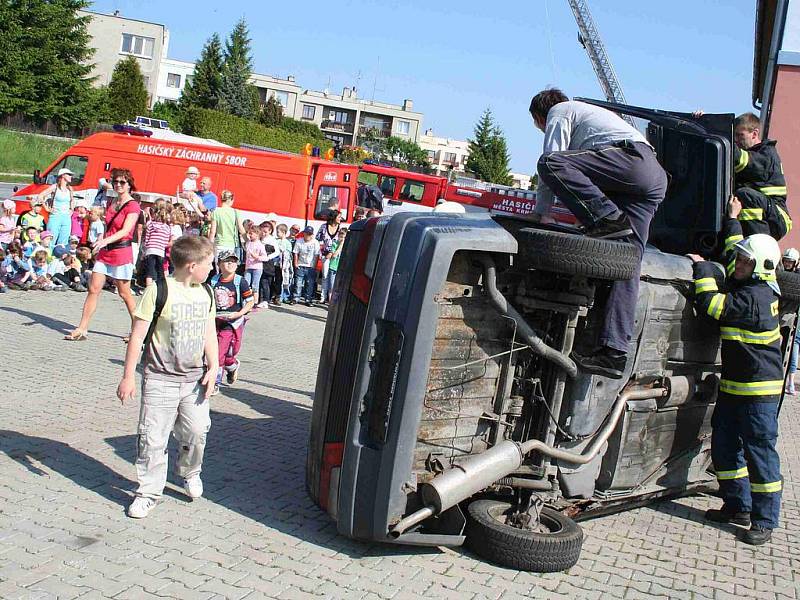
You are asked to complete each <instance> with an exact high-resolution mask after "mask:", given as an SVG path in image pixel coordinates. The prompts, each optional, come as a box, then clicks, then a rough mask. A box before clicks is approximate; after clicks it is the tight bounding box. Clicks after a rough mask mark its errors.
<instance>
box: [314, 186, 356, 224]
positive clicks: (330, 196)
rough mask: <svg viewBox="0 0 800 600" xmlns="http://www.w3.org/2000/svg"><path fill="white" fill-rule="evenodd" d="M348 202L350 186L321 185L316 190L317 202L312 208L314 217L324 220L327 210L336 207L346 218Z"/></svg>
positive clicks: (326, 216)
mask: <svg viewBox="0 0 800 600" xmlns="http://www.w3.org/2000/svg"><path fill="white" fill-rule="evenodd" d="M349 204H350V188H346V187H336V186H332V185H321V186H319V191H318V192H317V204H316V206H315V208H314V218H315V219H319V220H322V221H324V220H325V219H327V218H328V211H329V210H330V209H331V208H338V209H339V210H340V211H342V215H343V216H344V218H345V220H346V219H347V210H348V208H349Z"/></svg>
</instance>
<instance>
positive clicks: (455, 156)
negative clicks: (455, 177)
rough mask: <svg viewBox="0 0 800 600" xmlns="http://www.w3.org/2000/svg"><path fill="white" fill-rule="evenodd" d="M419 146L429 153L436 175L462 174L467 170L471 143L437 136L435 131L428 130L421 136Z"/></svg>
mask: <svg viewBox="0 0 800 600" xmlns="http://www.w3.org/2000/svg"><path fill="white" fill-rule="evenodd" d="M419 145H420V147H421V148H422V149H423V150H425V151H426V152H427V153H428V158H429V159H430V161H431V166H432V168H433V172H434V174H436V175H448V174H449V173H450V172H451V171H452V172H453V173H456V174H460V173H464V171H465V170H466V164H467V157H469V142H466V141H463V140H454V139H452V138H446V137H440V136H436V135H434V134H433V129H428V130H427V131H426V132H425V135H422V136H420V138H419Z"/></svg>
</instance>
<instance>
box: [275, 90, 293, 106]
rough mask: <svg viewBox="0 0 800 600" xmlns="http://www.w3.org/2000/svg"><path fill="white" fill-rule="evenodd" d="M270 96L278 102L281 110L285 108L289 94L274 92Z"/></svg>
mask: <svg viewBox="0 0 800 600" xmlns="http://www.w3.org/2000/svg"><path fill="white" fill-rule="evenodd" d="M272 96H273V97H274V98H275V100H277V101H278V104H280V105H281V106H282V107H283V108H286V106H287V105H288V104H289V92H281V91H279V90H276V91H274V92H272Z"/></svg>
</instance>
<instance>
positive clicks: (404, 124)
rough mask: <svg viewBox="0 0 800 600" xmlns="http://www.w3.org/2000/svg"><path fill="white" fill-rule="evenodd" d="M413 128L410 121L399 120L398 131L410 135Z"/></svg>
mask: <svg viewBox="0 0 800 600" xmlns="http://www.w3.org/2000/svg"><path fill="white" fill-rule="evenodd" d="M410 129H411V123H409V122H408V121H397V133H399V134H400V135H408V132H409V130H410Z"/></svg>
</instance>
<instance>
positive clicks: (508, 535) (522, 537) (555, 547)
mask: <svg viewBox="0 0 800 600" xmlns="http://www.w3.org/2000/svg"><path fill="white" fill-rule="evenodd" d="M511 507H512V505H511V504H510V503H509V502H503V501H500V500H475V501H474V502H472V503H470V505H469V506H468V507H467V513H468V516H469V518H468V520H467V530H466V534H467V546H468V547H469V548H470V549H472V550H473V551H474V552H475V553H476V554H477V555H478V556H481V557H482V558H485V559H486V560H489V561H491V562H493V563H496V564H498V565H501V566H503V567H510V568H512V569H518V570H521V571H533V572H535V573H554V572H558V571H565V570H566V569H569V568H570V567H572V566H573V565H574V564H575V563H576V562H578V558H579V557H580V554H581V546H582V545H583V531H582V530H581V528H580V527H579V526H578V524H577V523H575V521H573V520H572V519H570V518H569V517H566V516H564V515H562V514H561V513H559V512H557V511H555V510H553V509H551V508H547V507H546V506H545V507H542V509H541V512H540V515H539V517H540V522H541V523H542V524H543V525H545V526H546V527H547V529H549V530H550V532H549V533H542V532H536V531H530V530H526V529H518V528H516V527H512V526H511V525H507V524H506V523H504V522H503V518H502V517H503V516H504V515H506V514H507V513H508V512H509V511H510V510H511Z"/></svg>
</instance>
